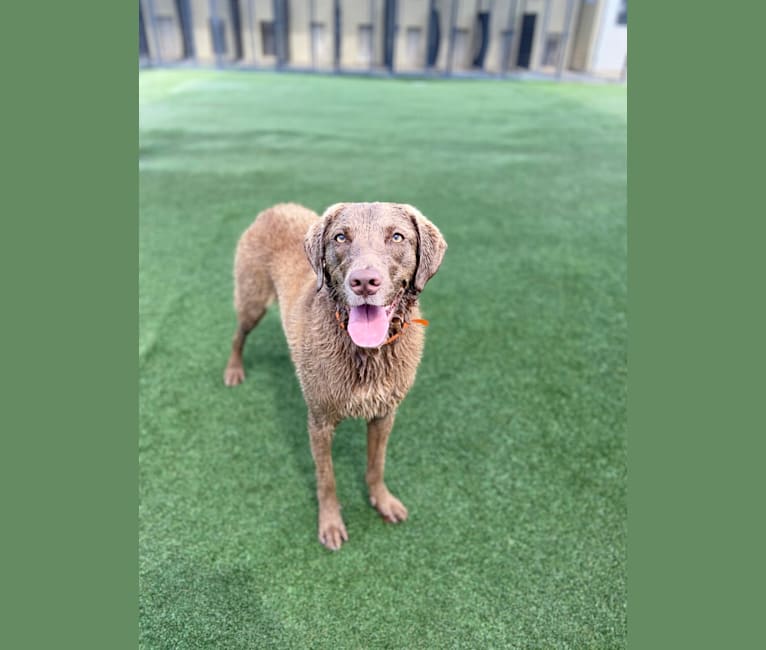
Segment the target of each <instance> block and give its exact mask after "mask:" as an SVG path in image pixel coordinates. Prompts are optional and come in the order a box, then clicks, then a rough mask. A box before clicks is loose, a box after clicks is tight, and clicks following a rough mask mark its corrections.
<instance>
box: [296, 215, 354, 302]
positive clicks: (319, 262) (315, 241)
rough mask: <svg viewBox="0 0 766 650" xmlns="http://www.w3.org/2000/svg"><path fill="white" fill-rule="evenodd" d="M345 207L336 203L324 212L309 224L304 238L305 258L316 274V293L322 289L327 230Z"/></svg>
mask: <svg viewBox="0 0 766 650" xmlns="http://www.w3.org/2000/svg"><path fill="white" fill-rule="evenodd" d="M345 206H346V204H345V203H336V204H335V205H331V206H330V207H329V208H327V210H325V211H324V214H323V215H322V218H321V219H319V220H318V221H315V222H314V223H312V224H311V226H310V227H309V229H308V231H307V232H306V237H305V238H304V240H303V248H304V249H305V250H306V257H308V258H309V264H311V268H312V269H314V273H316V274H317V291H319V290H320V289H321V288H322V283H323V282H324V239H325V233H326V232H327V228H328V227H329V226H330V224H331V223H332V221H333V219H335V217H336V216H338V214H340V211H341V210H342V209H343V208H344V207H345Z"/></svg>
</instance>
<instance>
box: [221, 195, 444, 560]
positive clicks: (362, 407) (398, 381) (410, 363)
mask: <svg viewBox="0 0 766 650" xmlns="http://www.w3.org/2000/svg"><path fill="white" fill-rule="evenodd" d="M394 230H395V231H397V232H400V233H402V234H403V235H404V242H403V243H402V244H392V243H391V232H393V231H394ZM339 231H342V232H345V233H347V234H348V242H349V243H348V244H346V243H344V244H342V245H341V244H337V243H335V240H334V235H335V233H336V232H339ZM446 247H447V246H446V243H445V242H444V239H443V238H442V236H441V233H439V231H438V229H437V228H436V227H435V226H434V225H433V224H432V223H431V222H430V221H428V220H427V219H426V218H425V217H424V216H423V215H422V214H421V213H420V212H418V211H417V210H416V209H415V208H413V207H412V206H408V205H401V204H393V203H346V204H336V205H334V206H331V207H330V208H328V209H327V211H326V212H325V214H324V216H323V217H322V218H321V219H319V217H318V215H316V214H315V213H314V212H312V211H311V210H308V209H306V208H304V207H302V206H300V205H297V204H280V205H276V206H274V207H272V208H270V209H268V210H265V211H264V212H262V213H261V214H259V215H258V217H257V218H256V220H255V221H254V222H253V224H252V225H251V226H250V227H249V228H248V229H247V230H246V231H245V232H244V234H243V235H242V237H241V238H240V240H239V244H238V246H237V253H236V258H235V267H234V276H235V289H234V304H235V308H236V311H237V317H238V327H237V331H236V332H235V335H234V340H233V342H232V352H231V357H230V358H229V363H228V365H227V367H226V371H225V373H224V381H225V383H226V384H227V385H228V386H234V385H237V384H239V383H241V382H242V381H243V380H244V376H245V375H244V369H243V367H242V348H243V346H244V343H245V338H246V337H247V335H248V333H249V332H250V331H251V330H252V329H253V328H254V327H255V326H256V325H257V324H258V322H259V321H260V319H261V318H262V317H263V315H264V313H265V312H266V308H267V307H268V305H269V304H270V303H271V302H272V301H273V300H274V299H275V298H276V299H277V300H278V302H279V307H280V314H281V318H282V326H283V329H284V332H285V335H286V338H287V343H288V346H289V348H290V355H291V357H292V360H293V363H294V364H295V368H296V372H297V375H298V379H299V381H300V385H301V389H302V391H303V396H304V399H305V400H306V404H307V406H308V412H309V418H308V419H309V435H310V440H311V450H312V454H313V456H314V461H315V464H316V470H317V495H318V499H319V539H320V541H321V542H322V543H323V544H325V545H326V546H327V547H328V548H331V549H333V550H336V549H338V548H340V546H341V544H342V542H343V541H345V540H347V539H348V534H347V533H346V528H345V526H344V524H343V520H342V519H341V516H340V506H339V504H338V501H337V497H336V494H335V477H334V472H333V468H332V455H331V444H332V437H333V433H334V430H335V427H336V426H337V425H338V423H339V422H340V421H341V420H343V419H344V418H349V417H360V418H365V419H366V420H367V446H368V450H367V459H368V462H367V472H366V480H367V484H368V487H369V491H370V501H371V502H372V504H373V505H374V506H375V507H376V508H377V509H378V511H379V512H380V513H381V515H382V516H383V517H384V518H385V519H386V520H388V521H391V522H397V521H403V520H404V519H406V518H407V509H406V508H405V507H404V505H402V503H401V502H400V501H399V500H398V499H397V498H396V497H394V496H393V495H392V494H391V493H390V492H389V491H388V489H387V488H386V486H385V483H384V481H383V471H384V465H385V450H386V443H387V440H388V435H389V433H390V430H391V427H392V425H393V421H394V417H395V414H396V409H397V407H398V405H399V403H400V402H401V401H402V399H404V397H405V395H406V394H407V392H408V391H409V389H410V387H411V386H412V384H413V382H414V381H415V374H416V372H417V367H418V364H419V362H420V358H421V355H422V351H423V342H424V335H423V331H422V328H421V327H419V326H411V327H408V328H406V329H405V330H404V332H402V334H401V336H399V337H397V338H396V339H395V340H393V341H392V342H391V343H388V344H386V345H383V346H381V347H380V348H374V349H368V348H361V347H358V346H357V345H356V344H355V343H354V342H353V341H352V340H351V337H350V336H349V335H348V333H347V332H346V330H345V329H344V328H342V327H340V324H339V322H338V320H337V318H336V312H337V311H339V310H340V311H341V312H342V313H343V314H344V316H345V313H346V309H347V308H348V301H349V300H359V298H357V297H356V296H354V294H353V293H351V291H350V289H349V286H348V283H347V282H346V279H347V276H348V273H349V272H350V269H353V268H359V267H360V265H361V266H365V267H372V266H374V267H375V268H377V269H379V270H380V271H382V272H383V275H384V281H383V285H382V286H381V287H380V293H381V296H379V298H380V300H382V301H384V302H383V303H382V304H391V303H392V302H393V301H394V300H395V298H396V296H400V295H402V291H403V290H404V295H403V296H402V298H401V301H400V302H399V305H398V308H397V310H396V312H395V318H398V319H399V321H400V322H410V321H412V320H413V319H416V318H419V317H420V310H419V306H418V301H417V296H418V294H419V293H420V291H421V290H422V288H423V286H424V285H425V283H426V282H427V281H428V279H429V278H430V277H432V276H433V275H434V273H436V270H437V269H438V267H439V265H440V263H441V260H442V257H443V255H444V252H445V250H446ZM399 327H400V326H399ZM395 331H398V330H397V326H396V322H394V324H393V325H392V328H391V330H390V333H394V332H395Z"/></svg>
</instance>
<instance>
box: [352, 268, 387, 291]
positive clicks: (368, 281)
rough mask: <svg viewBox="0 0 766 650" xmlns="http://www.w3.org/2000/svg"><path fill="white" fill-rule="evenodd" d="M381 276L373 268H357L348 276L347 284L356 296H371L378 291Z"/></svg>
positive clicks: (381, 280)
mask: <svg viewBox="0 0 766 650" xmlns="http://www.w3.org/2000/svg"><path fill="white" fill-rule="evenodd" d="M382 282H383V278H382V277H381V276H380V273H378V272H377V271H376V270H375V269H358V270H356V271H352V272H351V275H349V276H348V284H349V286H350V287H351V291H353V292H354V293H355V294H356V295H357V296H372V295H373V294H375V293H377V292H378V289H380V285H381V283H382Z"/></svg>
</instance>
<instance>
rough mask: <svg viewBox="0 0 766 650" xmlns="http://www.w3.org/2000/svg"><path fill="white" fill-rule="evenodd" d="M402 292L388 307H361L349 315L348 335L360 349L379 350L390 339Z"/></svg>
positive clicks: (352, 310) (354, 308)
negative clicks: (390, 330)
mask: <svg viewBox="0 0 766 650" xmlns="http://www.w3.org/2000/svg"><path fill="white" fill-rule="evenodd" d="M400 299H401V292H400V293H398V294H397V295H396V297H395V298H394V300H393V302H392V303H391V304H390V305H389V306H388V307H378V306H377V305H359V306H358V307H351V308H350V309H349V314H348V334H349V336H350V337H351V340H352V341H353V342H354V343H356V345H358V346H359V347H360V348H377V347H380V346H381V345H383V343H384V342H385V341H386V338H388V327H389V324H390V323H391V319H392V318H393V316H394V314H395V313H396V308H397V307H398V306H399V300H400Z"/></svg>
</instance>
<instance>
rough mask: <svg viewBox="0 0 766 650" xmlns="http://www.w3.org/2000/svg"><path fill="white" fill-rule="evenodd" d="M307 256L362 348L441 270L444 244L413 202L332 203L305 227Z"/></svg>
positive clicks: (373, 343) (375, 342)
mask: <svg viewBox="0 0 766 650" xmlns="http://www.w3.org/2000/svg"><path fill="white" fill-rule="evenodd" d="M304 245H305V248H306V255H307V256H308V259H309V262H310V263H311V266H312V268H313V269H314V272H315V273H316V274H317V290H319V289H321V288H322V285H323V283H325V282H326V283H327V285H328V288H329V290H330V292H331V293H332V294H333V296H334V298H335V299H336V300H337V301H338V302H339V303H341V304H343V305H345V306H346V307H347V308H348V309H349V323H348V333H349V335H350V336H351V338H352V340H353V341H354V343H356V344H357V345H359V346H360V347H370V348H372V347H378V346H379V345H381V344H382V343H383V341H385V339H386V336H387V333H388V328H389V323H390V321H391V319H392V318H393V316H394V314H395V312H396V308H397V307H398V305H399V302H400V300H401V299H402V298H403V296H404V294H405V293H406V292H411V293H413V294H415V295H417V294H419V293H420V292H421V291H422V290H423V287H424V286H425V284H426V282H428V280H429V279H430V278H431V277H433V275H434V274H435V273H436V271H437V270H438V269H439V265H440V264H441V262H442V258H443V257H444V253H445V251H446V250H447V243H446V242H445V241H444V238H443V237H442V235H441V233H440V232H439V229H438V228H437V227H436V226H434V224H432V223H431V222H430V221H429V220H428V219H426V218H425V217H424V216H423V215H422V214H421V213H420V212H419V211H418V210H417V209H416V208H413V207H412V206H411V205H406V204H399V203H336V204H335V205H332V206H330V207H329V208H327V210H326V211H325V213H324V215H323V216H322V218H321V219H320V220H319V221H317V222H316V223H315V224H313V225H312V226H311V228H309V231H308V232H307V233H306V239H305V242H304Z"/></svg>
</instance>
